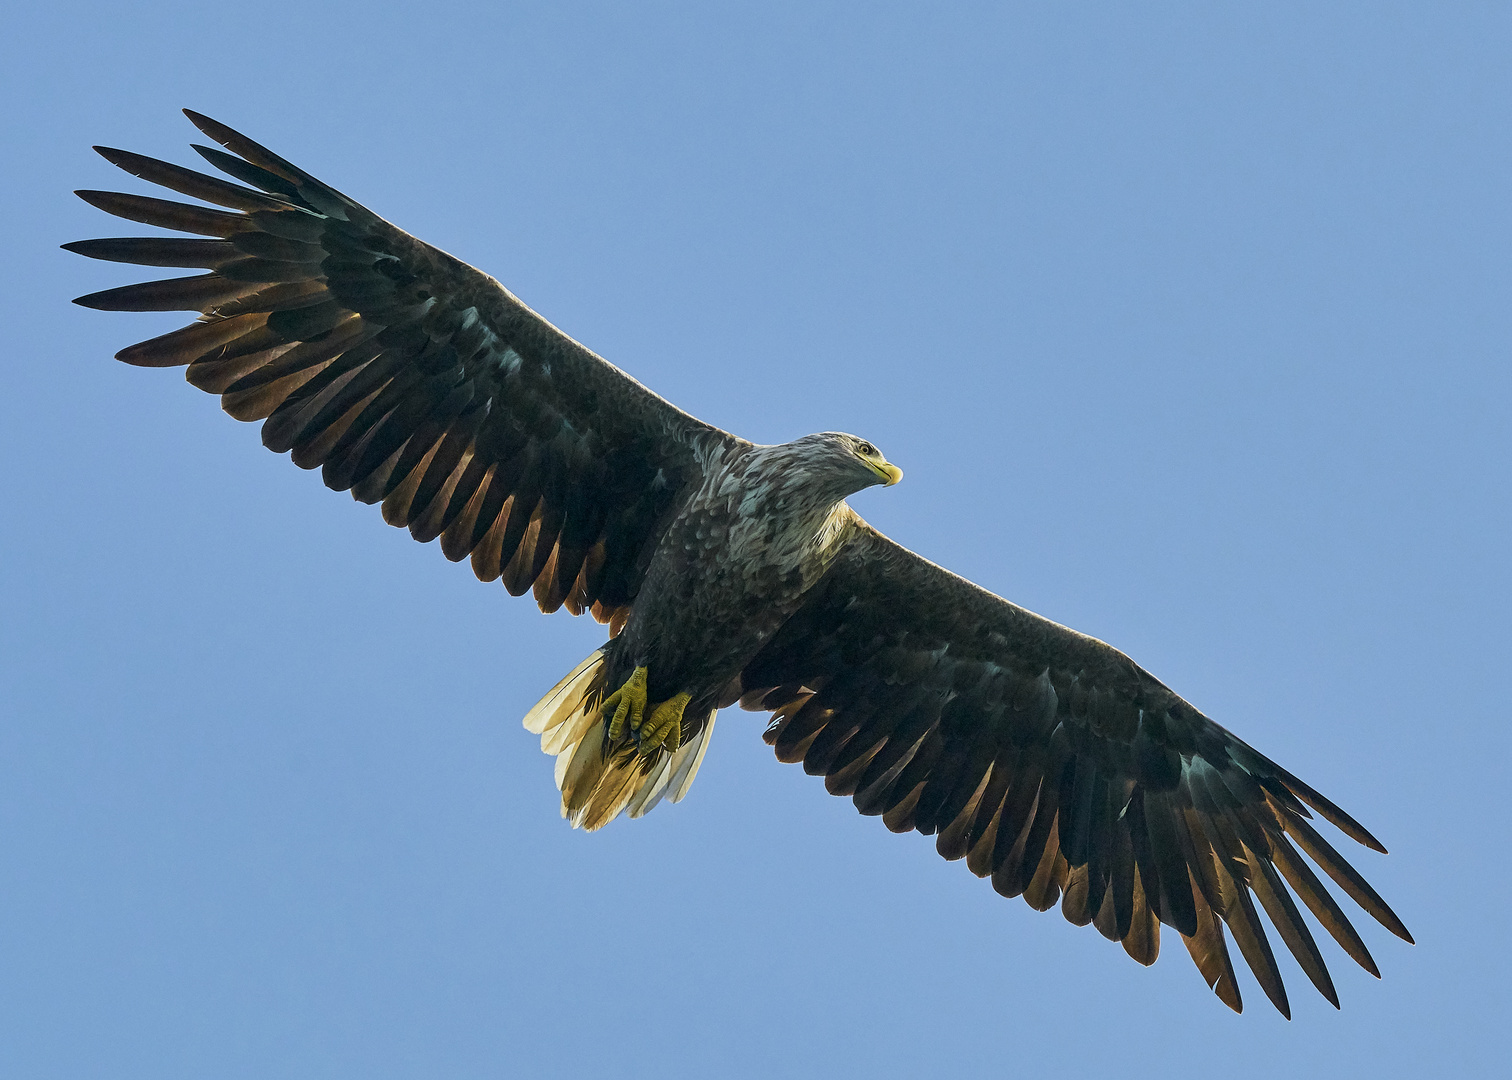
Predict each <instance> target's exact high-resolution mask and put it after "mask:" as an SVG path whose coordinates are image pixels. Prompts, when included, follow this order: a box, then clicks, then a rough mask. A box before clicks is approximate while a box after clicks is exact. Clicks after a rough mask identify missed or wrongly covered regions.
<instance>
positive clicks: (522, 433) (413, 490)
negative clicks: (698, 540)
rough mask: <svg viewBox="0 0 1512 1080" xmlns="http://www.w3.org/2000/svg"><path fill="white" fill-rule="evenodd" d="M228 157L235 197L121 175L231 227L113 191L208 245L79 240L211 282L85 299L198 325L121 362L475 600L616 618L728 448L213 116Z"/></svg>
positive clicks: (148, 172)
mask: <svg viewBox="0 0 1512 1080" xmlns="http://www.w3.org/2000/svg"><path fill="white" fill-rule="evenodd" d="M186 113H187V115H188V116H189V118H190V120H192V121H193V122H194V123H195V125H196V126H198V127H199V128H200V130H201V131H203V132H205V133H206V134H207V135H209V136H210V137H211V138H212V139H214V140H215V141H216V142H219V143H220V144H221V145H223V146H225V147H226V148H227V149H229V150H232V151H234V152H235V154H236V155H240V156H233V155H231V154H226V153H223V152H222V151H219V150H215V149H211V148H209V147H204V146H196V147H195V149H196V150H197V151H199V153H200V154H202V155H203V156H204V157H205V158H206V159H208V160H209V162H210V163H211V164H212V165H214V166H216V167H217V168H218V169H220V170H221V171H223V172H225V173H227V174H229V175H231V176H233V177H235V178H236V179H238V180H240V181H242V182H243V183H245V184H250V185H252V186H251V187H244V186H242V185H241V184H233V183H229V182H227V181H225V180H222V179H219V178H217V177H213V176H207V175H204V174H202V173H198V172H193V171H190V170H188V169H184V168H180V167H179V166H177V165H171V164H168V163H167V162H163V161H157V160H155V159H153V158H147V157H142V156H140V155H137V154H131V153H127V152H125V151H122V150H111V149H107V148H103V147H97V148H96V149H98V150H99V152H100V153H101V154H102V155H103V156H104V157H105V158H106V160H108V161H110V162H112V163H113V164H115V165H118V166H120V167H121V168H122V169H125V170H126V171H127V172H130V173H132V174H134V175H136V176H139V177H142V178H143V179H145V180H150V181H152V182H154V183H157V184H160V185H162V186H163V187H166V188H170V189H172V190H173V191H177V192H180V193H182V194H185V195H189V196H192V197H194V198H197V199H201V200H203V201H205V202H209V203H213V204H216V205H217V206H221V207H229V208H230V209H229V211H228V210H219V209H208V208H205V207H201V206H193V205H189V204H186V203H180V202H170V201H165V200H162V199H153V198H145V197H142V196H139V195H125V194H120V193H116V192H105V191H81V192H79V193H78V194H79V195H80V197H82V198H83V199H84V200H85V201H87V202H89V203H91V204H93V205H94V206H97V207H99V208H100V209H102V210H105V211H107V212H109V213H111V214H115V215H116V216H118V217H123V218H126V219H128V220H131V221H139V222H143V223H145V224H148V225H157V226H163V227H165V228H169V229H176V230H179V231H181V232H186V233H193V234H196V235H197V236H200V237H209V239H184V238H178V237H147V238H133V239H114V240H85V241H81V242H79V243H74V244H65V245H64V246H65V247H66V248H67V249H68V250H70V251H74V252H77V253H79V254H81V255H88V256H90V257H91V258H96V259H108V260H111V261H115V262H127V263H137V264H140V265H144V266H175V267H198V268H202V269H205V270H208V271H209V273H206V274H202V275H199V276H193V277H181V278H173V279H170V280H167V281H151V282H145V283H143V284H139V285H127V286H125V287H123V288H119V289H109V290H107V291H105V292H98V293H93V294H91V295H89V296H82V297H80V298H79V299H78V300H76V301H75V303H78V304H82V305H84V306H85V307H91V308H101V309H105V310H113V311H198V312H200V317H199V319H198V320H197V321H196V322H194V323H193V324H191V325H189V326H187V327H185V328H183V329H182V330H177V331H174V332H173V333H170V334H165V335H163V336H162V337H157V338H153V339H152V340H150V341H144V342H141V343H140V344H137V345H132V346H130V347H129V348H126V349H123V350H122V351H121V352H120V353H118V354H117V357H118V358H119V359H121V360H124V361H125V362H126V363H128V364H137V365H140V366H144V367H173V366H178V365H184V364H187V365H188V379H189V381H190V382H191V383H193V384H194V385H196V386H198V387H200V388H201V389H204V390H207V391H209V392H211V393H215V394H220V395H221V404H222V406H223V407H224V408H225V410H226V411H227V412H228V413H230V414H231V415H232V416H234V417H236V418H237V419H239V420H261V421H263V429H262V434H263V442H264V443H265V444H266V445H267V446H268V448H269V449H271V450H273V451H275V452H278V453H284V452H292V456H293V460H294V462H295V464H297V465H299V466H301V467H302V468H306V469H313V468H316V467H317V466H318V467H320V468H321V470H322V475H323V477H324V479H325V482H326V484H327V485H328V486H329V487H331V488H334V489H335V490H337V491H344V490H350V491H351V492H352V494H353V496H354V497H355V498H358V499H361V500H362V501H364V502H369V503H374V502H382V504H383V516H384V519H385V520H386V521H388V522H389V523H390V524H392V525H400V526H406V527H408V528H409V530H410V532H411V533H413V534H414V536H415V538H416V539H417V540H420V541H422V542H426V541H430V540H433V539H435V538H436V537H440V538H441V550H442V551H443V552H445V554H446V557H447V558H449V559H452V560H460V559H462V558H464V557H467V556H469V555H470V556H471V557H472V565H473V569H474V570H475V571H476V573H477V575H478V577H479V578H480V579H482V580H484V581H490V580H492V579H494V578H499V577H502V578H503V581H504V584H505V586H506V587H507V588H508V589H509V591H510V592H511V593H513V594H515V595H517V596H518V595H520V594H521V593H523V592H525V590H527V589H529V588H531V587H532V586H533V587H534V590H535V596H536V599H537V601H538V602H539V603H540V605H541V607H542V608H543V609H544V610H547V611H554V610H556V609H557V608H558V607H560V606H562V605H563V604H564V603H565V604H566V605H567V607H568V608H569V610H571V611H572V612H573V613H574V614H578V613H581V612H582V611H585V610H592V611H593V613H594V615H595V616H597V617H598V618H599V619H600V620H602V621H606V622H611V623H615V622H617V621H618V620H619V619H622V618H623V617H624V614H625V613H626V612H627V611H628V607H629V605H630V603H631V602H632V601H633V600H634V599H635V594H636V591H637V589H638V588H639V586H640V581H641V577H642V575H643V574H644V571H645V565H646V562H647V561H648V560H649V558H650V556H651V553H652V551H653V550H654V547H655V540H656V538H657V537H658V536H659V535H660V532H661V529H662V527H663V524H664V522H665V520H666V518H667V516H668V514H669V513H670V512H671V511H672V510H673V508H674V507H675V506H676V504H677V502H678V500H679V498H680V497H681V495H682V494H683V493H684V492H685V491H686V490H687V487H688V485H689V484H690V483H691V482H693V481H695V480H696V479H697V477H698V476H699V475H701V472H702V469H703V467H704V463H706V462H707V461H709V460H710V458H711V457H712V456H716V455H718V454H719V453H721V451H722V450H725V449H728V448H730V447H732V446H734V445H736V444H737V443H738V440H736V439H735V438H734V437H733V436H730V435H728V434H726V433H725V432H722V431H719V430H718V429H716V428H713V427H711V426H709V425H707V424H704V423H702V422H701V421H699V420H696V419H694V418H693V417H691V416H689V415H688V414H686V413H684V412H682V411H681V410H679V409H677V408H676V407H674V406H673V405H671V404H670V403H669V402H667V401H665V400H663V399H662V398H660V397H658V396H657V395H655V394H653V393H652V392H651V391H649V390H647V389H646V388H645V387H644V386H642V385H641V384H640V383H638V382H636V381H635V380H634V379H632V378H630V377H629V376H628V375H626V374H625V373H624V372H622V371H620V370H619V369H618V368H616V367H614V366H613V365H612V364H609V363H608V362H607V361H605V360H603V359H601V358H599V357H598V356H596V355H594V354H593V353H592V352H590V351H589V350H587V349H585V348H584V347H583V346H581V345H579V344H578V343H577V342H575V341H573V340H572V339H571V338H569V337H567V336H566V335H565V334H563V333H561V332H560V331H559V330H557V329H556V328H555V327H553V326H552V325H551V324H550V323H548V322H546V321H545V320H544V319H542V318H541V317H540V316H539V315H537V314H535V312H533V311H531V310H530V309H529V308H527V307H526V306H525V305H524V304H522V303H521V302H520V301H519V300H517V299H516V298H515V297H514V296H513V295H511V294H510V293H509V292H508V291H507V290H505V289H504V288H503V286H501V285H500V284H499V283H498V282H497V281H495V280H494V279H493V278H491V277H489V276H487V275H486V274H483V273H481V272H480V271H478V270H475V269H473V268H472V267H471V266H468V265H467V264H466V263H463V262H461V261H459V260H457V259H454V258H452V257H451V256H450V255H447V254H446V253H445V252H442V251H438V250H437V249H436V248H433V247H431V246H430V245H428V244H425V243H422V242H421V241H419V240H416V239H415V238H414V237H412V236H410V235H409V234H408V233H405V232H403V231H402V230H400V229H397V228H395V227H394V226H393V225H390V224H389V223H388V222H386V221H384V220H383V219H382V218H380V217H378V216H377V215H375V214H373V213H372V212H371V211H369V210H367V209H365V208H364V207H362V206H360V205H358V204H357V203H356V202H354V201H353V200H351V199H349V198H347V197H346V196H345V195H342V194H341V193H339V192H337V191H335V190H334V189H332V188H330V187H327V186H326V185H325V184H322V183H321V182H320V181H318V180H316V179H315V178H314V177H312V176H310V175H309V174H308V173H306V172H304V171H303V170H301V169H298V168H296V167H295V166H294V165H291V164H290V163H289V162H287V161H285V160H284V159H283V158H281V157H278V156H277V155H276V154H273V153H271V152H270V151H268V150H266V149H265V148H263V147H261V146H259V145H258V144H257V143H255V142H252V141H251V140H250V139H248V138H246V137H245V136H243V135H240V134H238V133H237V132H235V131H232V130H231V129H230V128H228V127H225V126H224V125H222V124H218V123H216V122H215V121H214V120H211V119H209V118H207V117H204V116H200V115H198V114H196V113H192V112H188V111H187V110H186Z"/></svg>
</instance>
